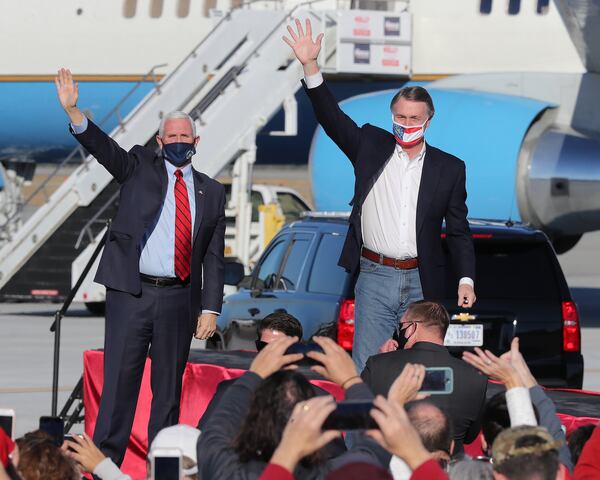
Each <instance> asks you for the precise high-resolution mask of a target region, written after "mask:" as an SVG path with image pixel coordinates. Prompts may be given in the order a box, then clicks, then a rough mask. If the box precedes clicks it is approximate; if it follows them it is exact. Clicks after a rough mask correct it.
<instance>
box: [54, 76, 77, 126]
mask: <svg viewBox="0 0 600 480" xmlns="http://www.w3.org/2000/svg"><path fill="white" fill-rule="evenodd" d="M54 84H55V85H56V93H57V95H58V100H59V102H60V104H61V106H62V107H63V109H64V110H65V112H67V115H69V118H70V119H71V122H72V123H73V124H75V125H80V124H81V123H82V122H83V113H81V110H79V108H77V99H78V98H79V85H78V84H77V83H76V82H75V81H73V75H72V74H71V70H68V69H65V68H61V69H60V70H59V71H58V73H57V75H56V77H54Z"/></svg>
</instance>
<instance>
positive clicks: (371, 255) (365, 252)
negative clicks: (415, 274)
mask: <svg viewBox="0 0 600 480" xmlns="http://www.w3.org/2000/svg"><path fill="white" fill-rule="evenodd" d="M362 256H363V257H365V258H367V259H369V260H371V261H372V262H375V263H379V264H380V265H387V266H388V267H394V268H397V269H399V270H412V269H413V268H417V267H418V266H419V259H418V258H417V257H414V258H406V259H404V260H402V259H399V258H390V257H384V256H383V255H382V254H380V253H377V252H374V251H372V250H369V249H368V248H365V247H363V249H362Z"/></svg>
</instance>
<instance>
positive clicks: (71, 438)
mask: <svg viewBox="0 0 600 480" xmlns="http://www.w3.org/2000/svg"><path fill="white" fill-rule="evenodd" d="M76 436H77V437H80V436H81V435H73V434H72V433H65V435H64V440H65V442H73V443H77V441H76V440H75V438H74V437H76ZM67 449H68V450H69V451H71V452H74V451H75V450H74V449H73V447H71V446H70V445H69V443H67Z"/></svg>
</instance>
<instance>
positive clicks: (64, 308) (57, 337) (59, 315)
mask: <svg viewBox="0 0 600 480" xmlns="http://www.w3.org/2000/svg"><path fill="white" fill-rule="evenodd" d="M106 227H107V228H106V233H105V234H104V236H103V237H102V239H101V240H100V241H99V242H98V245H97V246H96V249H95V250H94V253H92V256H91V257H90V259H89V261H88V263H87V265H86V266H85V268H84V269H83V272H81V275H80V276H79V278H78V279H77V282H76V283H75V286H74V287H73V288H72V289H71V291H70V292H69V295H68V296H67V299H66V300H65V303H63V305H62V307H61V309H60V310H57V311H56V313H55V314H54V323H53V324H52V326H51V327H50V331H51V332H54V367H53V372H52V415H53V416H56V412H57V410H58V369H59V366H60V365H59V363H60V325H61V323H62V317H63V316H64V314H65V313H66V311H67V309H68V308H69V307H70V306H71V302H72V301H73V298H75V294H76V293H77V290H79V287H81V284H82V283H83V280H84V279H85V277H86V276H87V274H88V272H89V271H90V270H91V268H92V265H93V264H94V262H95V261H96V257H98V255H100V252H101V251H102V247H103V246H104V243H105V242H106V237H107V236H108V232H109V229H110V220H109V221H108V222H106Z"/></svg>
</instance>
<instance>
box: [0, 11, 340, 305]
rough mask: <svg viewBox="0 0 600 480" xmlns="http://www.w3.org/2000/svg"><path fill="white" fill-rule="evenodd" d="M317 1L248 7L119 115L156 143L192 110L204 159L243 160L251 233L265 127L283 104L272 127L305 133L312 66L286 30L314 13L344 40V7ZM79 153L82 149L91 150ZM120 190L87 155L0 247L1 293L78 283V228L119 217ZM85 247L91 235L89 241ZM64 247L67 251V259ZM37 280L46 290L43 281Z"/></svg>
mask: <svg viewBox="0 0 600 480" xmlns="http://www.w3.org/2000/svg"><path fill="white" fill-rule="evenodd" d="M309 5H310V3H309V4H306V5H305V4H302V5H299V6H298V7H296V8H295V9H293V10H292V11H282V10H279V11H277V10H263V11H260V10H242V9H240V10H234V11H232V12H230V13H228V14H226V15H225V16H224V17H223V18H222V19H221V20H220V21H219V22H218V24H217V25H216V26H215V27H214V29H213V30H212V31H211V32H210V33H209V34H208V35H207V36H206V37H205V38H204V39H203V40H202V42H200V44H198V45H197V46H196V47H195V48H194V49H193V50H192V52H190V54H189V55H188V56H187V57H186V58H185V59H184V60H183V61H182V62H181V63H180V64H179V65H178V66H177V67H176V68H175V69H174V70H173V71H172V73H170V74H169V75H168V76H166V77H164V78H163V80H162V81H161V82H156V84H155V88H153V89H152V91H150V92H149V93H148V94H147V95H146V97H145V98H144V99H143V100H142V101H141V102H140V103H139V104H138V105H137V107H136V108H135V109H134V110H133V111H131V112H130V113H129V114H128V115H127V116H126V117H125V118H123V119H119V124H118V126H117V127H116V128H115V129H114V130H113V131H112V132H110V136H111V137H112V138H113V139H114V140H115V141H116V142H117V143H119V145H121V146H122V147H123V148H125V149H127V150H128V149H130V148H131V147H133V146H134V145H135V144H146V145H152V142H153V139H154V136H155V135H156V133H157V127H158V125H159V122H160V119H161V118H162V116H163V115H164V114H166V113H168V112H170V111H173V110H183V111H186V112H188V113H189V114H190V115H191V116H192V117H193V118H194V119H195V121H196V125H197V131H198V134H199V135H200V144H199V147H198V149H197V150H198V153H197V155H196V156H195V157H194V166H195V167H196V168H197V169H198V170H200V171H202V172H204V173H206V174H207V175H209V176H216V175H217V174H218V173H219V172H221V171H222V170H223V169H224V168H225V167H226V166H227V165H229V164H230V163H232V162H234V167H233V189H232V200H231V203H230V205H236V206H237V207H236V208H237V209H238V211H236V212H233V213H234V214H236V215H237V217H238V221H239V222H240V225H239V227H240V228H239V229H240V231H241V232H243V231H246V232H247V231H248V230H249V228H250V213H251V212H250V208H251V204H250V202H249V193H250V192H249V185H251V177H252V165H253V163H254V159H255V153H256V135H257V132H258V131H260V130H261V128H262V127H263V126H264V125H265V124H266V123H267V121H268V120H269V119H270V118H271V117H272V116H273V115H275V113H277V111H278V110H279V109H280V108H282V107H283V109H284V112H285V128H284V130H283V131H282V132H270V133H271V134H275V135H294V134H295V133H296V120H297V119H296V103H295V99H294V94H295V92H296V91H297V90H298V88H299V87H300V82H299V79H300V78H301V77H302V70H301V66H300V64H299V63H298V62H296V61H292V57H291V55H290V49H289V47H288V46H287V45H286V44H285V43H284V42H283V41H282V40H281V37H282V35H284V34H285V33H286V30H285V27H286V26H287V24H288V23H289V22H290V20H291V19H292V18H300V19H302V20H303V19H305V18H311V21H312V23H313V31H314V32H315V35H316V34H317V33H319V32H326V36H325V38H326V39H327V38H330V39H333V38H335V34H333V30H335V28H336V19H335V14H334V13H333V12H328V11H316V10H310V9H307V8H306V7H307V6H309ZM334 50H335V43H333V48H332V46H331V44H329V45H326V46H325V55H324V56H325V58H331V56H332V55H333V53H334ZM82 100H84V99H82ZM73 155H74V156H77V155H82V153H81V150H77V153H74V154H73ZM82 158H83V155H82ZM117 188H118V186H117V185H116V184H115V182H114V180H113V179H112V177H111V176H110V174H109V173H108V172H107V171H106V170H105V169H104V167H102V166H101V165H100V164H99V163H98V162H97V161H96V160H95V159H94V158H93V157H92V156H87V157H85V159H84V160H83V162H82V163H81V165H80V166H79V167H77V168H76V169H75V171H74V172H73V173H72V174H71V175H70V176H69V177H68V178H67V180H66V181H65V182H64V183H63V184H62V185H61V186H60V187H59V188H58V189H57V190H56V191H55V192H54V193H53V194H52V195H51V196H50V197H49V198H48V200H47V201H46V203H45V204H43V205H42V206H40V207H39V208H37V210H36V211H35V213H33V215H32V216H31V217H30V218H29V219H27V220H26V221H25V222H24V223H23V224H22V225H20V226H19V228H18V229H17V230H16V232H14V233H12V232H11V234H10V235H8V236H6V237H5V240H4V242H3V245H1V248H0V288H1V289H2V290H0V297H3V298H14V297H15V296H16V295H12V294H11V291H13V290H15V291H16V290H19V289H21V287H22V285H21V286H20V287H19V288H16V287H17V284H22V283H28V284H29V285H33V284H35V282H36V278H38V277H39V276H41V275H44V274H45V275H57V274H60V275H66V276H67V277H68V279H69V280H68V281H67V287H70V276H71V273H70V268H71V263H72V261H73V260H74V259H75V257H76V256H77V255H78V254H79V253H80V252H81V249H80V250H76V249H75V248H74V247H75V243H76V242H75V238H76V237H77V233H78V232H79V231H81V228H82V227H83V226H85V225H86V222H87V224H89V219H90V218H92V217H94V218H95V219H96V220H97V219H98V213H99V212H100V213H103V214H105V215H109V214H111V213H112V212H113V211H114V208H116V205H115V201H114V200H115V199H116V197H115V196H114V195H115V192H116V191H117ZM240 199H242V200H244V199H245V200H246V201H240ZM107 201H109V202H108V204H107ZM107 207H110V208H107ZM67 226H68V228H67ZM7 227H8V225H0V229H2V230H3V231H9V229H8V228H7ZM67 230H68V231H67ZM100 230H101V227H100V228H96V229H95V230H90V231H89V232H90V233H89V235H88V237H89V239H87V243H88V244H89V243H90V242H91V243H93V241H94V239H97V238H98V237H99V236H101V234H102V233H101V231H100ZM80 240H81V239H80ZM78 243H81V242H78ZM44 246H45V248H44ZM85 246H86V241H84V242H83V243H82V244H81V245H80V247H81V248H85ZM59 247H60V249H61V252H62V254H61V255H58V256H57V254H56V248H59ZM243 248H244V247H243V245H240V248H239V251H240V252H241V253H242V255H247V252H245V253H244V251H243ZM17 272H18V274H17ZM11 284H12V285H11ZM37 286H38V287H39V290H40V291H41V292H43V291H44V287H43V282H42V284H41V285H37ZM13 287H14V288H13ZM66 291H68V288H66ZM61 294H64V293H63V292H58V294H57V296H58V297H59V298H60V297H61ZM50 295H54V293H50Z"/></svg>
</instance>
